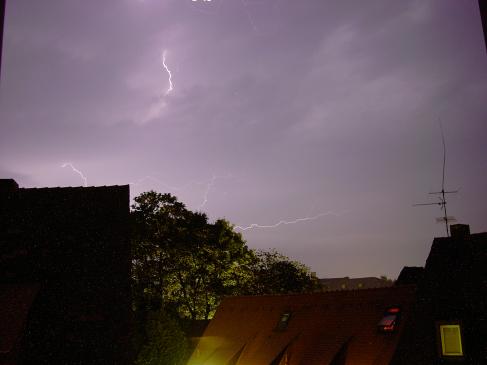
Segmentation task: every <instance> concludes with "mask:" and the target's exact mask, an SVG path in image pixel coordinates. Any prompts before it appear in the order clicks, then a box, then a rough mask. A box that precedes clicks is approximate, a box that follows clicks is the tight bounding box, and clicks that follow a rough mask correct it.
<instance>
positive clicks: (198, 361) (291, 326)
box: [188, 286, 415, 365]
mask: <svg viewBox="0 0 487 365" xmlns="http://www.w3.org/2000/svg"><path fill="white" fill-rule="evenodd" d="M414 295H415V287H412V286H404V287H390V288H380V289H365V290H353V291H336V292H326V293H313V294H296V295H269V296H247V297H229V298H226V299H224V300H223V302H222V303H221V304H220V306H219V307H218V310H217V312H216V314H215V317H214V318H213V320H212V321H211V322H210V324H209V326H208V327H207V329H206V331H205V333H204V336H203V337H202V339H201V340H200V342H199V343H198V345H197V347H196V349H195V351H194V353H193V356H192V357H191V359H190V361H189V363H188V364H189V365H204V364H207V365H228V364H230V363H232V364H235V365H271V364H284V363H286V364H288V365H297V364H306V365H314V364H316V365H318V364H319V365H323V364H336V363H343V364H353V365H366V364H371V365H372V364H374V365H381V364H389V361H390V359H391V358H392V355H393V353H394V351H395V348H396V345H397V343H398V339H399V337H400V335H401V332H402V328H403V324H404V322H405V321H406V320H407V317H408V315H409V312H410V306H411V304H412V302H413V300H414ZM391 306H399V307H400V308H401V313H402V314H401V316H402V318H401V320H400V322H399V324H398V326H397V329H396V330H395V331H394V332H393V333H381V332H379V331H378V328H377V324H378V322H379V321H380V320H381V319H382V317H383V315H384V311H385V310H386V309H387V308H388V307H391ZM283 313H291V316H290V319H289V322H288V326H287V328H286V329H285V330H278V329H277V324H278V322H279V320H280V318H281V316H282V314H283ZM238 352H241V354H240V356H238V360H236V362H235V356H236V355H237V353H238ZM283 353H285V354H286V356H284V357H285V358H286V361H287V362H285V361H284V360H282V361H281V360H279V358H280V357H283ZM343 354H345V356H342V355H343ZM284 357H283V358H284ZM338 358H339V359H341V360H340V362H337V359H338Z"/></svg>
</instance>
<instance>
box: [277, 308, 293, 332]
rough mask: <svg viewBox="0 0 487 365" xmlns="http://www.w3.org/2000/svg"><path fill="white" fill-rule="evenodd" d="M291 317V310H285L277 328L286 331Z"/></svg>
mask: <svg viewBox="0 0 487 365" xmlns="http://www.w3.org/2000/svg"><path fill="white" fill-rule="evenodd" d="M290 318H291V312H285V313H283V314H282V315H281V318H280V319H279V323H278V324H277V330H279V331H284V330H285V329H286V328H287V325H288V323H289V319H290Z"/></svg>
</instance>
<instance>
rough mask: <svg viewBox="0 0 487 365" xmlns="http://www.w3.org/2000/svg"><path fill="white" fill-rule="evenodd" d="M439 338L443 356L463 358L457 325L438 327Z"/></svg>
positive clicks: (460, 337)
mask: <svg viewBox="0 0 487 365" xmlns="http://www.w3.org/2000/svg"><path fill="white" fill-rule="evenodd" d="M440 338H441V354H442V355H443V356H463V348H462V334H461V332H460V325H459V324H443V325H440Z"/></svg>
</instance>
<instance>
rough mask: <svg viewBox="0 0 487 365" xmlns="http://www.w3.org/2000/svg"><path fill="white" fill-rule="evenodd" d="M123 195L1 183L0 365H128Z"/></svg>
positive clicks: (118, 190) (123, 189)
mask: <svg viewBox="0 0 487 365" xmlns="http://www.w3.org/2000/svg"><path fill="white" fill-rule="evenodd" d="M128 223H129V187H128V186H108V187H88V188H82V187H79V188H41V189H22V188H19V187H18V185H17V183H16V182H15V181H14V180H11V179H3V180H0V364H2V365H4V364H126V363H128V359H129V357H130V353H129V350H130V336H131V326H130V313H131V311H130V308H131V307H130V305H131V300H130V285H129V277H130V276H129V275H130V246H129V232H128Z"/></svg>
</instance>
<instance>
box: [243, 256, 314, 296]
mask: <svg viewBox="0 0 487 365" xmlns="http://www.w3.org/2000/svg"><path fill="white" fill-rule="evenodd" d="M256 257H257V260H256V261H255V262H254V265H253V268H252V271H253V273H254V280H253V281H254V282H253V286H252V288H253V290H252V294H287V293H305V292H312V291H314V290H315V289H318V288H319V282H318V280H317V279H316V278H314V277H313V276H312V275H311V273H310V271H309V268H308V267H306V266H305V265H303V264H302V263H300V262H298V261H291V260H290V259H289V258H288V257H286V256H284V255H282V254H280V253H279V252H277V251H276V250H271V251H257V252H256Z"/></svg>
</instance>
